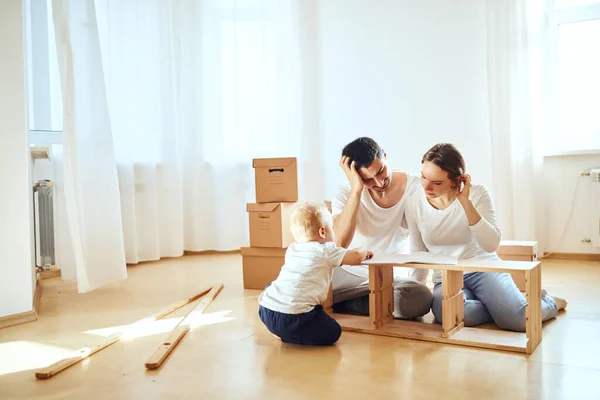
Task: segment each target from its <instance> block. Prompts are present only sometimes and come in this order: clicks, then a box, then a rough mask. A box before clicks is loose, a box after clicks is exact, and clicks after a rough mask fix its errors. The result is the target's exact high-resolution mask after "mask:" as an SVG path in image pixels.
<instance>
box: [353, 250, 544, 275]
mask: <svg viewBox="0 0 600 400" xmlns="http://www.w3.org/2000/svg"><path fill="white" fill-rule="evenodd" d="M539 264H540V262H539V261H529V262H528V261H503V260H462V259H461V260H458V264H456V265H451V264H415V263H408V264H402V263H399V262H394V255H393V254H386V255H384V256H381V257H379V259H375V258H374V259H372V260H365V261H363V262H362V263H361V265H369V266H371V265H377V266H387V267H388V268H390V267H408V268H422V269H433V270H440V271H464V272H511V271H529V270H532V269H534V268H535V267H537V266H538V265H539Z"/></svg>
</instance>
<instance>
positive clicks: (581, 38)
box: [549, 0, 600, 153]
mask: <svg viewBox="0 0 600 400" xmlns="http://www.w3.org/2000/svg"><path fill="white" fill-rule="evenodd" d="M551 38H552V40H551V44H550V46H551V53H552V58H553V60H554V63H553V64H554V70H553V72H552V73H551V75H550V76H551V77H553V78H554V79H552V80H551V82H553V91H554V93H555V96H554V97H555V99H554V102H553V108H552V110H554V111H555V112H552V113H551V115H552V116H553V117H552V118H554V120H553V121H551V124H550V126H552V127H554V128H553V129H554V132H552V133H551V140H550V141H549V142H551V143H552V145H551V146H549V150H550V151H549V152H550V153H557V152H576V151H584V150H592V149H593V150H598V149H600V111H599V110H600V45H599V43H600V0H555V1H554V7H553V9H552V13H551Z"/></svg>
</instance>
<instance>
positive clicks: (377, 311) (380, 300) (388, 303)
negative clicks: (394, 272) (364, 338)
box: [369, 286, 394, 327]
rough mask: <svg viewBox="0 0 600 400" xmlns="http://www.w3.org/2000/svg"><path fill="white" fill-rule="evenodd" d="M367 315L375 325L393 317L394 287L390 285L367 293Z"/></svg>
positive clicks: (379, 324)
mask: <svg viewBox="0 0 600 400" xmlns="http://www.w3.org/2000/svg"><path fill="white" fill-rule="evenodd" d="M369 317H370V319H371V324H372V325H373V326H376V327H379V326H382V325H383V324H385V323H386V322H388V321H391V320H393V319H394V289H393V288H392V287H391V286H390V287H388V288H386V289H384V290H378V291H376V292H371V293H369Z"/></svg>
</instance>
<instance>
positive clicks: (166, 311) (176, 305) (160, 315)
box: [153, 286, 212, 320]
mask: <svg viewBox="0 0 600 400" xmlns="http://www.w3.org/2000/svg"><path fill="white" fill-rule="evenodd" d="M211 289H212V287H211V286H208V287H206V288H204V289H202V290H201V291H200V292H198V293H196V294H195V295H193V296H191V297H188V298H187V299H184V300H181V301H178V302H177V303H173V304H171V305H170V306H169V307H168V308H165V309H164V310H163V311H161V312H160V313H158V314H155V315H154V316H153V318H154V320H158V319H161V318H163V317H166V316H167V315H169V314H171V313H173V312H175V311H177V310H179V309H180V308H181V307H184V306H186V305H188V304H190V303H191V302H193V301H196V300H198V299H199V298H200V297H202V296H204V295H205V294H206V293H208V292H210V290H211Z"/></svg>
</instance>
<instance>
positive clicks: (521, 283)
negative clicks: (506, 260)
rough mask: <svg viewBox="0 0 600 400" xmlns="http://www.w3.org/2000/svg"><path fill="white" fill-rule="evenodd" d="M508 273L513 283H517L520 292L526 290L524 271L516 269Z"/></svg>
mask: <svg viewBox="0 0 600 400" xmlns="http://www.w3.org/2000/svg"><path fill="white" fill-rule="evenodd" d="M510 275H511V276H512V280H513V281H514V282H515V285H517V288H519V290H520V291H521V292H525V291H526V290H527V289H526V285H525V272H524V271H516V272H511V273H510Z"/></svg>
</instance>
